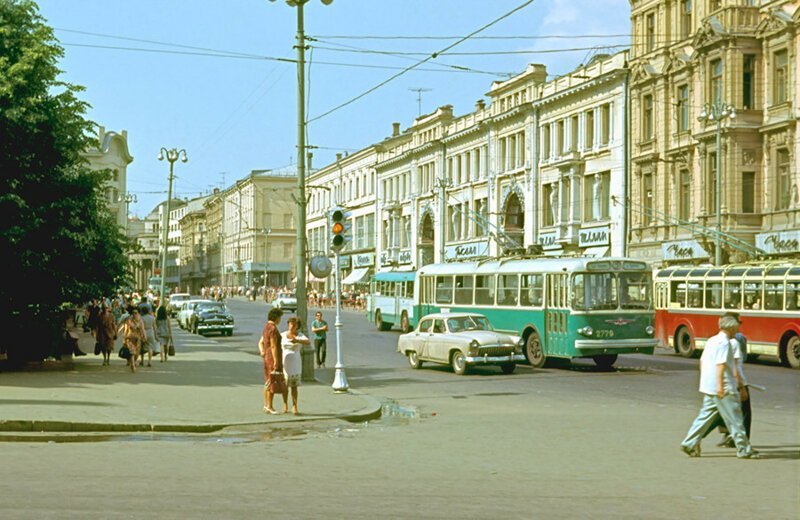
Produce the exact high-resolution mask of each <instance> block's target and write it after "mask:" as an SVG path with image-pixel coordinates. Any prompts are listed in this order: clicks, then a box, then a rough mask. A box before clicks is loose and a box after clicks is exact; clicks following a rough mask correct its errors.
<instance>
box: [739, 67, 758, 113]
mask: <svg viewBox="0 0 800 520" xmlns="http://www.w3.org/2000/svg"><path fill="white" fill-rule="evenodd" d="M755 101H756V57H755V56H754V55H753V54H745V55H744V57H743V58H742V106H743V107H744V108H745V110H751V109H753V108H755Z"/></svg>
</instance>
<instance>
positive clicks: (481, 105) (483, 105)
mask: <svg viewBox="0 0 800 520" xmlns="http://www.w3.org/2000/svg"><path fill="white" fill-rule="evenodd" d="M485 108H486V101H484V100H483V98H481V99H479V100H478V101H476V102H475V110H483V109H485Z"/></svg>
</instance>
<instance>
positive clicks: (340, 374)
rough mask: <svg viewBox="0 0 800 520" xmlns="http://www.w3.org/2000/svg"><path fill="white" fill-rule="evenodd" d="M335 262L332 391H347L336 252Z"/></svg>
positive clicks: (340, 292) (348, 386)
mask: <svg viewBox="0 0 800 520" xmlns="http://www.w3.org/2000/svg"><path fill="white" fill-rule="evenodd" d="M335 259H336V260H335V263H334V268H333V283H334V285H335V293H336V322H335V323H334V325H333V326H334V328H335V329H336V374H335V375H334V377H333V385H332V386H333V391H334V392H347V390H348V389H349V388H350V385H349V384H347V375H346V374H345V373H344V361H343V356H342V326H343V325H342V298H341V294H342V291H341V287H340V285H339V253H338V252H337V253H336V256H335Z"/></svg>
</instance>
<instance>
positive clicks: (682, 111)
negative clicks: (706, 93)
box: [678, 85, 689, 132]
mask: <svg viewBox="0 0 800 520" xmlns="http://www.w3.org/2000/svg"><path fill="white" fill-rule="evenodd" d="M687 130H689V85H681V86H680V87H678V132H685V131H687Z"/></svg>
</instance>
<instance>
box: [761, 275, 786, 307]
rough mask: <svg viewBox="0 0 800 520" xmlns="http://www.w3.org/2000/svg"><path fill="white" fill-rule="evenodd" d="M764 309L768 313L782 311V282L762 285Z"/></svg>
mask: <svg viewBox="0 0 800 520" xmlns="http://www.w3.org/2000/svg"><path fill="white" fill-rule="evenodd" d="M764 308H765V309H766V310H768V311H782V310H783V282H777V283H774V282H773V283H770V282H767V283H766V284H764Z"/></svg>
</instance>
